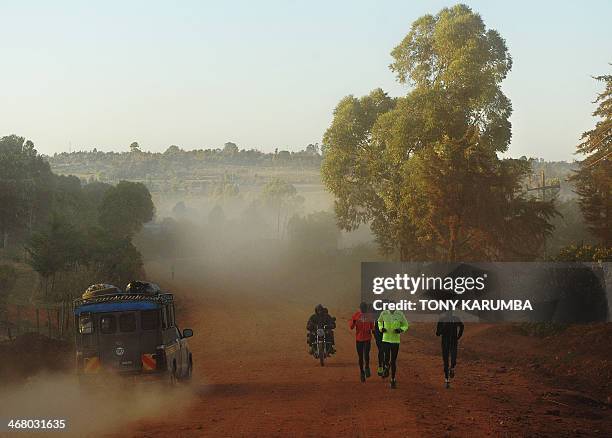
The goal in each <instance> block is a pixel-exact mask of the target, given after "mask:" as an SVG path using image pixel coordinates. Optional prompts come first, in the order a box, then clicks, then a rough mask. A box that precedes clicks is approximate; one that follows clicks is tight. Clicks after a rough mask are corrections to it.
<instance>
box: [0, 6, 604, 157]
mask: <svg viewBox="0 0 612 438" xmlns="http://www.w3.org/2000/svg"><path fill="white" fill-rule="evenodd" d="M464 3H466V4H468V5H469V6H470V7H472V8H473V9H474V10H475V11H476V12H478V13H480V14H481V16H482V18H483V20H484V22H485V24H486V25H487V27H489V28H493V29H496V30H497V31H498V32H499V33H500V34H501V35H502V37H503V38H505V40H506V43H507V45H508V48H509V50H510V53H511V55H512V58H513V61H514V64H513V69H512V71H511V72H510V74H509V75H508V78H507V79H506V80H505V81H504V83H503V89H504V91H505V92H506V94H507V95H508V96H509V97H510V99H511V100H512V103H513V108H514V113H513V116H512V118H511V121H512V124H513V138H512V144H511V146H510V149H509V151H508V153H507V155H508V156H515V157H520V156H522V155H526V156H530V157H541V158H544V159H547V160H573V159H575V158H580V157H577V156H575V155H574V150H575V146H576V144H577V143H578V141H579V137H580V135H581V133H582V132H584V131H586V130H588V129H590V128H591V127H592V126H593V125H594V123H595V119H594V118H593V117H592V116H591V113H592V112H593V110H594V109H595V105H594V104H593V103H592V102H593V100H594V99H595V96H596V94H597V92H599V91H601V90H602V89H603V87H602V85H601V84H600V83H598V82H596V81H595V80H593V78H592V76H594V75H599V74H610V73H611V70H612V67H611V66H610V64H609V63H610V62H612V26H610V20H611V19H612V1H609V0H601V1H598V0H589V1H583V2H577V1H562V0H558V1H533V0H531V1H516V0H515V1H512V2H507V1H491V0H489V1H465V2H464ZM453 4H454V3H453V2H448V1H435V0H433V1H432V0H429V1H425V0H420V1H417V0H412V1H408V0H403V1H390V0H386V1H379V2H374V1H355V0H353V1H331V0H328V1H316V0H310V1H290V0H285V1H265V0H259V1H210V2H209V1H186V0H182V1H180V2H167V1H165V2H161V1H151V0H149V1H111V0H106V1H104V2H82V1H63V0H54V1H52V2H50V1H40V2H33V1H28V0H23V1H18V2H17V1H7V0H0V17H2V18H1V20H0V53H1V54H2V59H3V62H2V66H1V67H0V136H2V135H8V134H18V135H21V136H23V137H26V138H28V139H31V140H32V141H34V143H35V145H36V148H37V149H38V151H39V152H41V153H43V154H47V155H51V154H53V153H56V152H62V151H68V150H73V151H74V150H90V149H92V148H94V147H96V148H98V149H99V150H105V151H107V150H116V151H125V150H128V148H129V144H130V143H131V142H133V141H138V142H139V143H140V145H141V148H142V149H143V150H148V151H164V150H165V149H166V148H167V147H168V146H169V145H172V144H176V145H178V146H180V147H182V148H184V149H200V148H204V149H205V148H216V147H222V145H223V144H224V143H225V142H227V141H233V142H235V143H237V144H238V146H239V147H240V148H257V149H260V150H263V151H273V150H274V149H275V148H277V147H278V148H279V149H287V150H300V149H303V148H304V147H305V146H306V145H307V144H309V143H315V142H321V138H322V136H323V133H324V132H325V130H326V129H327V127H328V126H329V124H330V122H331V119H332V112H333V109H334V107H335V106H336V104H337V103H338V101H339V100H340V99H341V98H342V97H344V96H346V95H349V94H353V95H356V96H361V95H364V94H367V93H369V91H370V90H372V89H374V88H377V87H382V88H383V89H384V90H385V91H387V92H389V94H391V95H393V96H401V95H403V94H406V93H407V92H408V91H409V88H408V87H407V86H404V85H400V84H397V83H396V81H395V77H394V75H393V73H392V72H391V71H390V70H389V69H388V65H389V64H390V62H391V56H390V52H391V50H392V49H393V47H395V46H396V45H397V44H398V43H399V42H400V41H401V40H402V38H403V37H404V36H405V35H406V34H407V33H408V31H409V29H410V25H411V23H412V22H413V21H414V20H415V19H416V18H418V17H420V16H421V15H424V14H426V13H433V14H435V13H437V12H438V11H439V10H440V9H441V8H443V7H445V6H451V5H453Z"/></svg>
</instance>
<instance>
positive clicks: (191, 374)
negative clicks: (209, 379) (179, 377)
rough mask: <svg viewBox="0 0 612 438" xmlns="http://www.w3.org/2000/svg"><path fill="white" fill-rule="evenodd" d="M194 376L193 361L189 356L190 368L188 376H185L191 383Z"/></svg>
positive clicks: (188, 368)
mask: <svg viewBox="0 0 612 438" xmlns="http://www.w3.org/2000/svg"><path fill="white" fill-rule="evenodd" d="M192 376H193V360H192V358H191V355H189V366H188V367H187V375H186V376H185V380H186V381H187V382H188V383H189V382H191V377H192Z"/></svg>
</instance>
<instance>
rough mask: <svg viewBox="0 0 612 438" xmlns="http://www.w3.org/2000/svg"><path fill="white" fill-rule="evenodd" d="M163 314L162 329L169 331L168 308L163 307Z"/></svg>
mask: <svg viewBox="0 0 612 438" xmlns="http://www.w3.org/2000/svg"><path fill="white" fill-rule="evenodd" d="M161 313H162V328H164V329H167V328H168V327H169V325H168V310H167V306H164V307H162V309H161Z"/></svg>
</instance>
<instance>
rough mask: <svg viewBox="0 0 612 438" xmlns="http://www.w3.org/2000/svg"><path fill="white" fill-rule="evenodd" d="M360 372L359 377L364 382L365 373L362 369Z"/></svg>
mask: <svg viewBox="0 0 612 438" xmlns="http://www.w3.org/2000/svg"><path fill="white" fill-rule="evenodd" d="M360 374H361V376H360V377H359V378H360V379H361V381H362V382H365V379H366V375H365V373H364V372H363V371H362V372H361V373H360Z"/></svg>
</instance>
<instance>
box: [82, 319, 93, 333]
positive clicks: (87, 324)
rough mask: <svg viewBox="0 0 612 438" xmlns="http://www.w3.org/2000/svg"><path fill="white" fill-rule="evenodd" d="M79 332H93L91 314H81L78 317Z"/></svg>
mask: <svg viewBox="0 0 612 438" xmlns="http://www.w3.org/2000/svg"><path fill="white" fill-rule="evenodd" d="M79 333H81V334H89V333H93V321H92V320H91V315H81V316H80V318H79Z"/></svg>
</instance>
